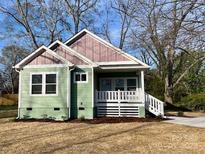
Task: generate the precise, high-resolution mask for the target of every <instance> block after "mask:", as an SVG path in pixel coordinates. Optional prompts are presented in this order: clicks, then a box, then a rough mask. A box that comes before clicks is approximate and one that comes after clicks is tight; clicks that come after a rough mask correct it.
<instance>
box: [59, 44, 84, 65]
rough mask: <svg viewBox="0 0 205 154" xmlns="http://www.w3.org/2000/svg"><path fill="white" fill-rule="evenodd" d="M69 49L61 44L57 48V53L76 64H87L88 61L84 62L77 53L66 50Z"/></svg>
mask: <svg viewBox="0 0 205 154" xmlns="http://www.w3.org/2000/svg"><path fill="white" fill-rule="evenodd" d="M66 50H67V49H65V48H63V47H61V46H59V47H58V48H57V49H56V51H55V52H56V53H57V54H58V55H60V56H61V57H63V58H65V59H67V60H68V61H69V62H71V63H72V64H75V65H87V63H86V62H84V61H83V60H81V59H80V58H78V57H77V56H75V55H72V54H71V53H70V52H68V51H66Z"/></svg>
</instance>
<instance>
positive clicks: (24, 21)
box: [0, 0, 39, 48]
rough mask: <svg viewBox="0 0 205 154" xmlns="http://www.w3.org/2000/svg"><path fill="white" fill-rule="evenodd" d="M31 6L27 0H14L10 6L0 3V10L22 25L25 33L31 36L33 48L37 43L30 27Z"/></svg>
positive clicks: (36, 46)
mask: <svg viewBox="0 0 205 154" xmlns="http://www.w3.org/2000/svg"><path fill="white" fill-rule="evenodd" d="M32 7H33V6H32V4H31V3H29V2H28V1H27V0H25V1H24V2H22V1H20V0H16V1H15V3H13V5H12V8H7V7H4V6H3V5H1V6H0V12H2V13H4V14H6V15H8V16H9V17H11V18H12V19H13V20H15V22H16V23H18V24H19V25H20V26H21V27H23V29H24V30H25V31H26V33H27V35H28V36H29V37H30V38H31V40H32V42H33V44H34V46H35V48H38V47H39V45H38V42H37V39H36V36H35V34H34V30H33V29H32V26H31V21H30V20H29V16H30V14H29V9H31V8H32Z"/></svg>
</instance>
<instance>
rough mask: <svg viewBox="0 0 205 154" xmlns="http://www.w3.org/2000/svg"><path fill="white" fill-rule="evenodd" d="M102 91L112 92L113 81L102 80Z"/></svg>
mask: <svg viewBox="0 0 205 154" xmlns="http://www.w3.org/2000/svg"><path fill="white" fill-rule="evenodd" d="M100 90H101V91H111V90H112V80H111V79H101V80H100Z"/></svg>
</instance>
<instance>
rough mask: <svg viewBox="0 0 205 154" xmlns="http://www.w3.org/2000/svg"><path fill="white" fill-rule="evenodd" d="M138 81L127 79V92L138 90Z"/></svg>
mask: <svg viewBox="0 0 205 154" xmlns="http://www.w3.org/2000/svg"><path fill="white" fill-rule="evenodd" d="M136 83H137V82H136V79H127V90H128V91H135V90H136V86H137V84H136Z"/></svg>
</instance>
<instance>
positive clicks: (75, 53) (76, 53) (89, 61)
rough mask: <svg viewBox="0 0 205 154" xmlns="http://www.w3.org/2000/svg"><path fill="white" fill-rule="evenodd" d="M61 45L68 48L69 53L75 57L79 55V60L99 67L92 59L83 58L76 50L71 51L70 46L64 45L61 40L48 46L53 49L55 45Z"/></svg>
mask: <svg viewBox="0 0 205 154" xmlns="http://www.w3.org/2000/svg"><path fill="white" fill-rule="evenodd" d="M56 43H57V44H59V45H61V46H62V47H64V48H66V49H67V50H66V51H68V52H70V53H72V54H73V55H77V56H78V58H80V59H81V60H83V61H84V62H86V63H88V64H90V65H92V66H95V67H97V66H98V65H97V64H96V63H94V62H93V61H91V60H90V59H88V58H87V57H85V56H83V55H82V54H80V53H79V52H76V51H75V50H73V49H71V48H70V47H69V46H67V45H65V44H64V43H62V42H60V41H59V40H56V41H55V42H53V43H52V44H51V45H49V46H48V48H51V47H52V46H53V45H54V44H56Z"/></svg>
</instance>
